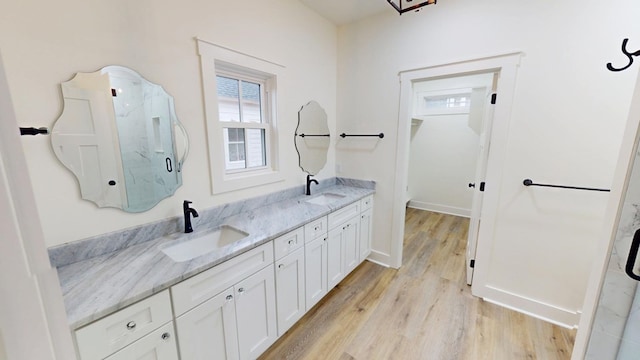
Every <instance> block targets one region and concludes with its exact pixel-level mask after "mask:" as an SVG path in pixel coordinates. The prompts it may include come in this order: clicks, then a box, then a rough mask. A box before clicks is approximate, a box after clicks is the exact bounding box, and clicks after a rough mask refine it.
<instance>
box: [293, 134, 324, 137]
mask: <svg viewBox="0 0 640 360" xmlns="http://www.w3.org/2000/svg"><path fill="white" fill-rule="evenodd" d="M297 135H298V136H300V137H330V136H331V134H297Z"/></svg>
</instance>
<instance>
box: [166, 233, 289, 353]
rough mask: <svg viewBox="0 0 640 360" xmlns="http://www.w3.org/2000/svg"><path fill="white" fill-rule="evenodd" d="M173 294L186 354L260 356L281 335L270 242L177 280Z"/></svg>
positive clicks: (178, 327)
mask: <svg viewBox="0 0 640 360" xmlns="http://www.w3.org/2000/svg"><path fill="white" fill-rule="evenodd" d="M249 269H252V270H249ZM255 269H258V270H255ZM171 295H172V298H173V305H174V311H175V313H176V327H177V333H178V339H179V340H178V344H179V349H180V357H181V358H182V359H189V360H192V359H193V360H199V359H202V360H204V359H207V360H208V359H241V360H244V359H255V358H257V357H258V356H259V355H260V354H261V353H262V352H263V351H264V350H266V349H267V348H268V347H269V346H271V344H273V342H274V341H275V340H276V339H277V337H278V334H277V326H276V322H277V320H276V300H275V299H276V296H275V281H274V269H273V245H272V243H271V242H269V243H266V244H263V245H261V246H259V247H257V248H255V249H252V250H250V251H248V252H246V253H244V254H241V255H238V256H236V257H234V258H232V259H230V260H228V261H226V262H224V263H222V264H220V265H218V266H215V267H213V268H211V269H209V270H207V271H205V272H203V273H200V274H198V275H196V276H194V277H192V278H189V279H187V280H185V281H183V282H181V283H179V284H177V285H174V286H173V287H172V288H171Z"/></svg>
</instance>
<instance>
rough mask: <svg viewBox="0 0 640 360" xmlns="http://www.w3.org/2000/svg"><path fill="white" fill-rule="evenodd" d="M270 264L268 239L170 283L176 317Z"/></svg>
mask: <svg viewBox="0 0 640 360" xmlns="http://www.w3.org/2000/svg"><path fill="white" fill-rule="evenodd" d="M271 263H273V245H271V242H268V243H266V244H263V245H260V246H259V247H257V248H255V249H252V250H249V251H247V252H246V253H244V254H241V255H238V256H236V257H234V258H232V259H230V260H227V261H225V262H223V263H222V264H219V265H216V266H215V267H213V268H211V269H209V270H207V271H205V272H202V273H200V274H198V275H196V276H194V277H191V278H189V279H187V280H185V281H183V282H181V283H178V284H177V285H174V286H172V287H171V298H172V299H173V309H174V311H175V313H176V316H180V315H182V314H184V313H185V312H187V311H189V310H190V309H192V308H194V307H195V306H197V305H199V304H201V303H203V302H204V301H206V300H208V299H210V298H212V297H213V296H215V295H217V294H218V293H220V292H222V291H224V290H225V289H227V288H229V287H231V286H233V285H234V284H235V283H237V282H238V281H240V280H242V279H244V278H246V277H247V276H249V275H251V274H253V273H255V272H257V271H259V270H260V269H262V268H264V267H265V266H267V265H269V264H271Z"/></svg>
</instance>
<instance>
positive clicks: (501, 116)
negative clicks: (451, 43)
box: [390, 52, 522, 296]
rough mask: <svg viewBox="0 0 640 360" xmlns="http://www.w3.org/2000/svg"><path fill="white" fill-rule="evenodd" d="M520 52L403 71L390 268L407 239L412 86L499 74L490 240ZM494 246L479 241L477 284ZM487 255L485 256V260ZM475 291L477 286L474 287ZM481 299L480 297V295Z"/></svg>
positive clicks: (488, 197)
mask: <svg viewBox="0 0 640 360" xmlns="http://www.w3.org/2000/svg"><path fill="white" fill-rule="evenodd" d="M521 56H522V53H521V52H514V53H508V54H502V55H496V56H490V57H484V58H479V59H473V60H468V61H461V62H455V63H448V64H440V65H433V66H429V67H425V68H421V69H416V70H408V71H402V72H400V74H399V77H400V108H399V116H398V142H397V146H396V169H395V170H396V172H395V174H396V175H395V181H394V190H393V191H394V201H393V214H392V223H391V234H392V239H393V240H392V244H391V254H390V255H391V256H390V266H392V267H395V268H398V267H400V266H401V265H402V242H403V237H404V217H405V192H406V188H407V183H408V172H409V171H408V170H409V150H410V141H409V140H410V138H411V137H410V132H411V128H410V127H411V126H410V125H411V113H410V111H411V109H412V107H411V101H412V94H413V90H412V83H413V82H415V81H418V80H425V79H429V78H436V77H443V76H458V75H465V74H473V73H485V72H498V73H499V74H500V78H499V79H498V86H497V88H498V91H499V94H498V101H497V104H496V105H495V113H494V123H493V127H492V129H491V150H490V152H489V159H488V161H487V177H486V184H487V185H486V189H487V191H486V193H485V195H484V201H483V204H482V217H483V220H482V224H481V228H480V233H479V239H491V238H492V234H493V224H494V222H495V214H496V213H497V209H498V200H499V199H498V191H497V189H499V188H500V181H501V177H502V176H501V175H502V168H503V163H504V155H505V149H506V142H507V134H508V123H509V119H510V116H511V103H512V101H513V92H514V88H515V80H516V72H517V68H518V65H519V64H520V58H521ZM490 245H491V244H484V243H483V242H482V241H480V240H479V241H478V250H477V253H476V267H475V272H474V283H475V284H482V285H483V286H484V285H485V284H486V279H487V276H486V273H487V271H488V264H487V263H486V262H485V263H484V264H483V262H482V259H483V258H488V256H487V255H488V251H490V249H484V248H485V247H486V246H490ZM483 255H484V256H483ZM474 288H475V285H474ZM479 296H480V295H479Z"/></svg>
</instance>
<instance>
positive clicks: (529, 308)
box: [474, 286, 580, 329]
mask: <svg viewBox="0 0 640 360" xmlns="http://www.w3.org/2000/svg"><path fill="white" fill-rule="evenodd" d="M483 290H484V291H480V292H479V293H478V294H474V295H476V296H480V297H481V298H482V299H484V300H485V301H487V302H490V303H493V304H496V305H499V306H502V307H505V308H507V309H510V310H514V311H517V312H519V313H523V314H525V315H529V316H532V317H535V318H537V319H540V320H544V321H547V322H550V323H552V324H555V325H558V326H562V327H564V328H568V329H576V328H577V327H578V323H579V322H580V310H575V311H572V310H568V309H563V308H561V307H558V306H555V305H551V304H547V303H544V302H542V301H539V300H535V299H531V298H527V297H525V296H521V295H517V294H513V293H510V292H508V291H505V290H502V289H498V288H494V287H491V286H487V287H485V288H484V289H483ZM474 293H475V291H474Z"/></svg>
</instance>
